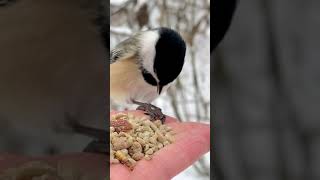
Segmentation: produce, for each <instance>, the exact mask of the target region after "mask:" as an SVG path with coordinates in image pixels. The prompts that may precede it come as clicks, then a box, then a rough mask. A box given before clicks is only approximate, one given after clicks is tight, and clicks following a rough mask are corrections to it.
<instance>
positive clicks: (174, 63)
mask: <svg viewBox="0 0 320 180" xmlns="http://www.w3.org/2000/svg"><path fill="white" fill-rule="evenodd" d="M185 53H186V44H185V42H184V40H183V39H182V38H181V36H180V35H179V34H178V33H177V32H176V31H174V30H172V29H169V28H165V27H161V28H156V29H151V30H147V31H143V32H139V33H137V34H135V35H134V36H132V37H130V38H128V39H126V40H124V41H122V42H121V43H119V44H118V45H117V46H116V47H115V48H114V49H113V50H112V51H111V56H110V96H111V99H112V100H114V101H115V102H118V103H129V104H132V103H133V104H138V105H139V107H138V108H137V109H140V110H144V111H145V112H146V114H148V115H150V116H151V119H153V120H156V119H160V120H162V121H164V120H165V116H164V115H163V114H162V113H161V110H160V109H159V108H157V107H155V106H153V105H151V104H150V103H151V102H152V101H153V100H154V99H156V98H157V97H158V96H159V95H160V94H161V93H162V92H163V91H165V90H167V88H168V87H169V86H170V84H171V83H172V82H173V81H174V80H175V79H176V78H177V77H178V75H179V74H180V72H181V70H182V67H183V64H184V59H185Z"/></svg>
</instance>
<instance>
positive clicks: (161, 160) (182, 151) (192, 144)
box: [132, 123, 210, 180]
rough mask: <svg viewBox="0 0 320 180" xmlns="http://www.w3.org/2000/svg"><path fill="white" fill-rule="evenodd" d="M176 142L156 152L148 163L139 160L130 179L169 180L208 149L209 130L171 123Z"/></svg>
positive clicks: (200, 125) (196, 125) (202, 127)
mask: <svg viewBox="0 0 320 180" xmlns="http://www.w3.org/2000/svg"><path fill="white" fill-rule="evenodd" d="M170 126H172V127H173V129H174V131H176V132H177V133H178V134H177V135H176V141H175V142H174V143H173V144H170V145H168V146H166V147H165V148H163V149H161V150H160V151H158V152H156V153H155V155H154V157H153V159H152V160H150V161H146V160H141V161H140V162H139V163H138V164H137V166H136V167H135V169H134V171H133V172H132V179H137V180H138V179H155V177H157V179H171V178H172V177H174V176H175V175H177V174H178V173H179V172H181V171H182V170H184V169H186V168H187V167H188V166H190V165H191V164H193V163H194V162H195V161H196V160H198V159H199V158H200V157H201V156H202V155H203V154H205V153H206V152H208V151H209V148H210V128H209V126H208V125H204V124H200V123H172V124H170Z"/></svg>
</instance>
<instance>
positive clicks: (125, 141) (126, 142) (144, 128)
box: [110, 113, 174, 170]
mask: <svg viewBox="0 0 320 180" xmlns="http://www.w3.org/2000/svg"><path fill="white" fill-rule="evenodd" d="M173 141H174V138H173V131H172V129H171V127H169V126H167V125H164V124H162V123H161V121H160V120H156V121H150V119H148V117H146V116H142V117H136V116H134V115H132V114H124V113H119V114H116V115H113V116H112V117H111V126H110V161H111V163H122V164H125V165H126V166H128V167H129V168H130V169H131V170H132V169H133V168H134V166H135V165H136V163H137V161H139V160H141V159H143V158H144V159H146V160H150V159H151V158H152V155H153V154H154V153H155V152H157V151H158V150H160V149H161V148H163V147H164V146H167V145H168V144H171V143H173Z"/></svg>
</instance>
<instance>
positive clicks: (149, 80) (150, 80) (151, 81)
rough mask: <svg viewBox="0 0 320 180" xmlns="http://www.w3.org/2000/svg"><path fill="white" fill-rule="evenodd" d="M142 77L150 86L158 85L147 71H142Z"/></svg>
mask: <svg viewBox="0 0 320 180" xmlns="http://www.w3.org/2000/svg"><path fill="white" fill-rule="evenodd" d="M142 76H143V78H144V80H145V81H146V82H147V83H149V84H151V85H152V86H156V85H157V84H158V83H157V81H156V79H155V78H154V77H153V76H152V74H150V73H149V72H147V71H142Z"/></svg>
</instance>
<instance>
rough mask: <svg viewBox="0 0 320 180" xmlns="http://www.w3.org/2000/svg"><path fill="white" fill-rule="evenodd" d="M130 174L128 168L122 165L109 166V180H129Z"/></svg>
mask: <svg viewBox="0 0 320 180" xmlns="http://www.w3.org/2000/svg"><path fill="white" fill-rule="evenodd" d="M130 173H131V171H130V170H129V168H128V167H126V166H124V165H122V164H111V165H110V178H111V180H129V179H130Z"/></svg>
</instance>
